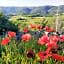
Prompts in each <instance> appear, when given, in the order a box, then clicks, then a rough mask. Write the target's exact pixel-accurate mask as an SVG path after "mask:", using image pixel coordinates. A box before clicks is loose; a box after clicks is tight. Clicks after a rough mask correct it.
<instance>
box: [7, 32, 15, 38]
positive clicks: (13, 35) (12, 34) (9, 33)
mask: <svg viewBox="0 0 64 64" xmlns="http://www.w3.org/2000/svg"><path fill="white" fill-rule="evenodd" d="M8 35H9V37H15V36H16V33H15V32H11V31H9V32H8Z"/></svg>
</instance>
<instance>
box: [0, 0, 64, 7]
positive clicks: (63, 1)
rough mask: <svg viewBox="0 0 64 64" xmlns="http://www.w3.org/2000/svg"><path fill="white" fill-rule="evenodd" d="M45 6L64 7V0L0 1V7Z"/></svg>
mask: <svg viewBox="0 0 64 64" xmlns="http://www.w3.org/2000/svg"><path fill="white" fill-rule="evenodd" d="M45 5H54V6H57V5H64V0H0V6H19V7H33V6H45Z"/></svg>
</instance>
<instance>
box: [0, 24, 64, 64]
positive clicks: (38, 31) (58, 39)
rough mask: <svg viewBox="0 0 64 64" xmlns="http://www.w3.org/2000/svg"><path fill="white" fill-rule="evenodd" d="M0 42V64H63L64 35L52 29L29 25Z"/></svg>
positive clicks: (10, 33)
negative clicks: (19, 32) (20, 32)
mask: <svg viewBox="0 0 64 64" xmlns="http://www.w3.org/2000/svg"><path fill="white" fill-rule="evenodd" d="M4 31H5V29H3V33H4ZM0 42H1V43H0V64H64V35H63V34H60V33H59V32H56V31H55V30H54V29H53V28H52V27H48V26H45V27H42V26H40V25H34V24H30V25H29V27H26V28H23V31H22V35H19V37H18V33H16V32H12V31H8V33H7V34H6V36H5V38H0Z"/></svg>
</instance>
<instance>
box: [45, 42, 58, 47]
mask: <svg viewBox="0 0 64 64" xmlns="http://www.w3.org/2000/svg"><path fill="white" fill-rule="evenodd" d="M46 46H47V47H51V48H52V47H55V48H57V47H58V45H57V44H56V43H55V42H48V43H47V44H46Z"/></svg>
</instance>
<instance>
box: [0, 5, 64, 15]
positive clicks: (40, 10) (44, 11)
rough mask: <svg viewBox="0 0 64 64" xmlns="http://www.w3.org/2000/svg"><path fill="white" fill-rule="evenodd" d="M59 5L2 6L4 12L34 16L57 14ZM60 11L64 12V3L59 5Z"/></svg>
mask: <svg viewBox="0 0 64 64" xmlns="http://www.w3.org/2000/svg"><path fill="white" fill-rule="evenodd" d="M57 7H58V6H40V7H0V8H1V10H2V11H3V13H4V14H31V15H33V16H35V15H37V16H52V15H55V14H56V11H57ZM59 13H60V14H62V13H64V5H61V6H59Z"/></svg>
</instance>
